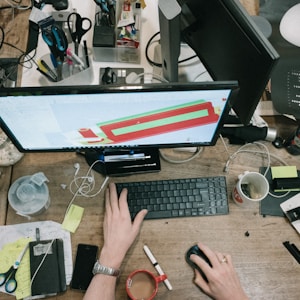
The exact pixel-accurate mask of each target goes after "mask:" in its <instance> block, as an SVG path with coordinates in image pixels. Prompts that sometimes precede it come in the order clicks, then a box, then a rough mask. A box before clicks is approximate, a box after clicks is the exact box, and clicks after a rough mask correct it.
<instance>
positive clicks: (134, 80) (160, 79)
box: [130, 72, 169, 83]
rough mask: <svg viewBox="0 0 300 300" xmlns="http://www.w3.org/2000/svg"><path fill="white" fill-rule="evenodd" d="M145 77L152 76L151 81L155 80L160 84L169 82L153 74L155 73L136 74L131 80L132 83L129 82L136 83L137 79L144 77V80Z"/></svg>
mask: <svg viewBox="0 0 300 300" xmlns="http://www.w3.org/2000/svg"><path fill="white" fill-rule="evenodd" d="M145 75H149V76H152V79H156V80H158V81H160V82H167V83H168V82H169V81H168V80H166V79H165V78H164V77H162V76H160V75H158V74H155V73H149V72H148V73H140V74H137V75H136V76H135V77H133V79H132V82H130V83H136V81H137V80H138V79H140V78H141V77H144V78H145Z"/></svg>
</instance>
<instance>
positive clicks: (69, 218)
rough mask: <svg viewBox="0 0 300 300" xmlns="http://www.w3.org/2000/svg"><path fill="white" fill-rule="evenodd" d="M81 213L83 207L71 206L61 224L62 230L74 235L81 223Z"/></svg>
mask: <svg viewBox="0 0 300 300" xmlns="http://www.w3.org/2000/svg"><path fill="white" fill-rule="evenodd" d="M83 212H84V208H83V207H80V206H78V205H74V204H72V205H71V207H70V209H69V211H68V213H67V215H66V216H65V219H64V221H63V223H62V228H63V229H65V230H68V231H70V232H72V233H74V232H75V231H76V229H77V227H78V226H79V224H80V222H81V219H82V215H83Z"/></svg>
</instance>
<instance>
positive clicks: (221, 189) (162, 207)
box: [117, 176, 229, 219]
mask: <svg viewBox="0 0 300 300" xmlns="http://www.w3.org/2000/svg"><path fill="white" fill-rule="evenodd" d="M123 188H127V189H128V205H129V210H130V214H131V217H132V218H134V217H135V215H136V214H137V212H139V211H140V210H141V209H143V208H147V209H148V214H147V215H146V219H163V218H177V217H191V216H208V215H210V216H214V215H225V214H228V212H229V208H228V199H227V188H226V179H225V177H224V176H214V177H201V178H186V179H171V180H155V181H141V182H123V183H117V190H118V193H120V192H121V190H122V189H123Z"/></svg>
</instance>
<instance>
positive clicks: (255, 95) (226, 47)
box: [159, 0, 279, 125]
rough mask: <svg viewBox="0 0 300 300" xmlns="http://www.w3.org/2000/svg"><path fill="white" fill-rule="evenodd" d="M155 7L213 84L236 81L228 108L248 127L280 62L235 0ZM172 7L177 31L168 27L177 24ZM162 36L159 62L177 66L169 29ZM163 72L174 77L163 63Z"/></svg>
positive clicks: (183, 0)
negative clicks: (273, 70)
mask: <svg viewBox="0 0 300 300" xmlns="http://www.w3.org/2000/svg"><path fill="white" fill-rule="evenodd" d="M159 2H160V4H161V5H159V16H160V18H163V16H165V19H167V20H168V21H169V22H171V21H172V23H170V24H171V25H172V27H171V25H170V28H173V30H174V31H176V30H177V31H178V30H180V32H181V38H182V39H183V40H184V41H185V42H186V43H187V44H188V45H189V46H190V47H191V48H192V49H193V50H194V51H195V53H196V54H197V56H198V57H199V58H200V61H201V62H202V63H203V65H204V66H205V68H206V70H207V71H208V73H209V74H210V76H211V77H212V78H213V80H237V81H238V82H239V86H240V90H239V93H238V96H237V99H236V102H235V103H232V106H233V110H234V111H235V113H236V115H237V116H238V118H239V121H240V122H242V123H244V124H245V125H247V124H248V123H249V122H250V120H251V118H252V116H253V113H254V111H255V109H256V107H257V104H258V102H259V100H260V99H261V96H262V94H263V91H264V89H265V88H266V85H267V83H268V81H269V79H270V75H271V71H272V69H273V67H274V66H275V64H276V62H277V60H278V59H279V55H278V53H277V52H276V50H275V49H274V48H273V46H272V45H271V44H270V42H269V41H268V40H267V38H265V36H264V35H263V34H262V32H261V31H260V30H259V28H258V27H257V26H256V24H255V23H254V21H253V19H252V18H251V17H250V16H249V14H248V13H247V12H246V10H245V9H244V8H243V6H242V5H241V4H240V2H239V0H209V1H207V0H159ZM174 2H177V3H176V4H179V6H180V8H181V14H180V18H181V20H180V24H181V28H180V29H178V28H175V26H176V22H173V21H174V20H176V19H177V9H176V10H175V9H174V8H173V7H176V5H174ZM166 4H168V5H166ZM166 6H167V7H166ZM168 7H169V9H168ZM170 11H171V12H173V18H168V16H169V15H170ZM173 19H174V20H173ZM164 22H166V21H164ZM174 24H175V25H174ZM164 32H165V31H164V30H162V32H161V33H162V34H161V40H162V42H161V45H162V54H161V56H162V62H170V61H177V60H176V58H174V57H172V56H178V54H177V51H174V52H173V51H171V52H170V51H169V49H177V45H174V39H173V38H172V37H173V34H172V33H170V30H169V31H168V34H164ZM174 36H176V33H175V34H174ZM175 40H176V39H175ZM175 43H176V42H175ZM168 44H169V45H168ZM165 45H168V46H165ZM170 56H171V58H170ZM177 58H178V57H177ZM166 67H167V68H166ZM163 68H164V74H167V77H169V78H176V74H175V75H174V70H176V68H175V67H174V66H172V67H170V66H164V63H163ZM168 72H169V73H168ZM170 72H172V73H170Z"/></svg>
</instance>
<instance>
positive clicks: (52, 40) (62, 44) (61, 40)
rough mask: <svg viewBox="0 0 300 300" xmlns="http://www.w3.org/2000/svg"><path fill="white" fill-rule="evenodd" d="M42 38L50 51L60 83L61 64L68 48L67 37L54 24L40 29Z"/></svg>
mask: <svg viewBox="0 0 300 300" xmlns="http://www.w3.org/2000/svg"><path fill="white" fill-rule="evenodd" d="M42 37H43V40H44V41H45V42H46V44H47V45H48V47H49V49H50V51H51V59H52V63H53V65H54V67H55V68H56V70H57V80H58V81H60V80H61V79H62V64H63V62H64V57H65V53H66V50H67V48H68V41H67V37H66V35H65V33H64V31H63V30H62V29H61V28H60V27H59V26H58V25H56V24H53V25H51V26H50V27H46V28H44V29H42Z"/></svg>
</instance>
